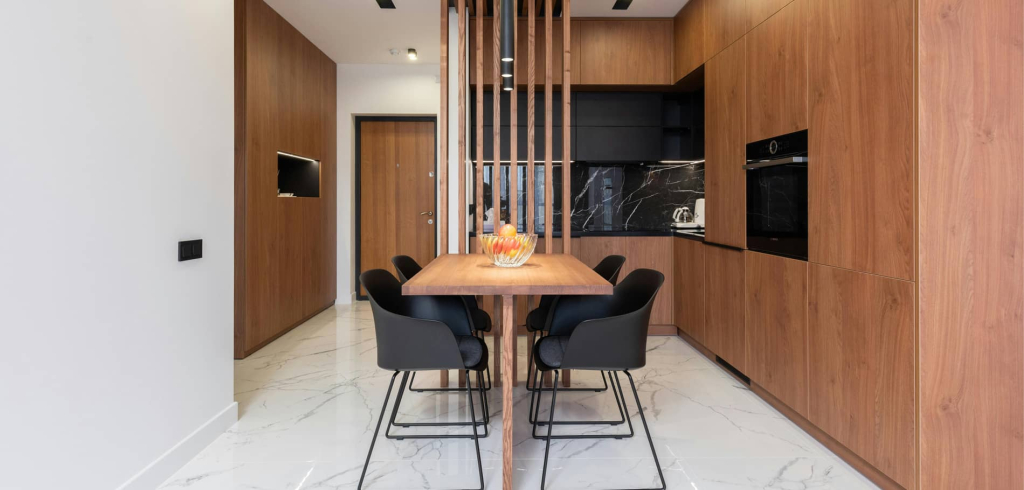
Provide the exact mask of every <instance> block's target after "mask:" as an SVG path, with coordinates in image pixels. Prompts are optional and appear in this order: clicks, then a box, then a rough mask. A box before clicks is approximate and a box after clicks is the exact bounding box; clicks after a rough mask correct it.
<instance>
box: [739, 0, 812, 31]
mask: <svg viewBox="0 0 1024 490" xmlns="http://www.w3.org/2000/svg"><path fill="white" fill-rule="evenodd" d="M792 1H793V0H749V1H748V2H747V14H748V18H749V19H750V27H751V28H755V27H757V26H758V24H760V23H762V22H764V21H765V20H768V18H769V17H771V16H772V15H775V12H778V11H779V10H782V7H785V6H786V5H788V4H789V3H790V2H792ZM801 1H803V0H801Z"/></svg>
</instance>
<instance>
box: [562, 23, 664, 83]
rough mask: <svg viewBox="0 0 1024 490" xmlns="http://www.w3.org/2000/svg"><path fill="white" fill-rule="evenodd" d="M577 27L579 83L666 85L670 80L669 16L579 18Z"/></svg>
mask: <svg viewBox="0 0 1024 490" xmlns="http://www.w3.org/2000/svg"><path fill="white" fill-rule="evenodd" d="M574 28H575V24H574ZM579 30H580V36H581V44H580V49H581V50H580V51H578V52H579V53H580V54H579V56H580V69H581V70H582V76H581V77H580V83H582V84H584V85H668V84H671V83H672V82H674V80H673V79H672V56H673V54H672V46H673V32H672V21H671V20H581V21H579Z"/></svg>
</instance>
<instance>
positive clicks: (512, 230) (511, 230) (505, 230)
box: [498, 224, 518, 238]
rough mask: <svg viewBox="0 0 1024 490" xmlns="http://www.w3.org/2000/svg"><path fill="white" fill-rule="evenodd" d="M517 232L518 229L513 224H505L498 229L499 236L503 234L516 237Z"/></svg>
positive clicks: (503, 235)
mask: <svg viewBox="0 0 1024 490" xmlns="http://www.w3.org/2000/svg"><path fill="white" fill-rule="evenodd" d="M517 233H518V232H517V230H516V227H515V225H512V224H507V225H503V226H502V227H501V228H500V229H499V230H498V236H502V237H509V238H512V237H515V236H516V234H517Z"/></svg>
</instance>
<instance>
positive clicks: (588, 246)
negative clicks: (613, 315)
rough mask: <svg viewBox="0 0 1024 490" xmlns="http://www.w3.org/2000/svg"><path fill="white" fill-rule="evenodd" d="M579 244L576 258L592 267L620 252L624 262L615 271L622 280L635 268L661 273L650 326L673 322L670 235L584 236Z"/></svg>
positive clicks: (671, 323)
mask: <svg viewBox="0 0 1024 490" xmlns="http://www.w3.org/2000/svg"><path fill="white" fill-rule="evenodd" d="M581 240H582V242H581V244H580V260H582V261H583V263H584V264H587V265H588V266H590V267H594V266H595V265H597V264H598V262H600V261H601V259H603V258H605V257H607V256H609V255H622V256H623V257H626V263H625V264H623V266H622V271H620V272H619V279H624V278H625V277H626V276H628V275H629V273H630V272H633V271H634V270H636V269H654V270H656V271H658V272H661V273H662V274H664V275H665V283H664V284H662V286H661V290H660V291H658V297H657V298H656V299H655V300H654V309H653V310H652V311H651V325H673V324H674V318H673V316H672V302H673V301H672V300H673V299H674V296H673V292H672V289H673V285H672V279H673V277H674V275H673V272H672V237H628V236H612V237H593V236H585V237H583V238H582V239H581Z"/></svg>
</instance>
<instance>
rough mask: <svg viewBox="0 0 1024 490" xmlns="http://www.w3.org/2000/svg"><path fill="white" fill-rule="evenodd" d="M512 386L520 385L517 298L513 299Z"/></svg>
mask: <svg viewBox="0 0 1024 490" xmlns="http://www.w3.org/2000/svg"><path fill="white" fill-rule="evenodd" d="M510 335H512V387H513V388H515V387H516V386H519V327H518V326H517V323H516V300H515V299H513V300H512V333H511V334H510Z"/></svg>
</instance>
